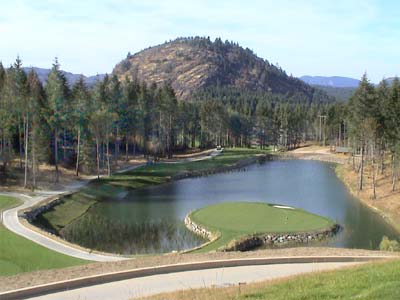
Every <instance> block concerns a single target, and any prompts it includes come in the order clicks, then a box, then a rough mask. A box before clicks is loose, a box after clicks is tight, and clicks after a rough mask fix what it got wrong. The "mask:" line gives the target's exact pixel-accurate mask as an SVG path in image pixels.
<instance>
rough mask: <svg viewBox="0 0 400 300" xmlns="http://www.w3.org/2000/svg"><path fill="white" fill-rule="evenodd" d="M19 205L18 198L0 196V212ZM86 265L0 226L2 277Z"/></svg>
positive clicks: (0, 265)
mask: <svg viewBox="0 0 400 300" xmlns="http://www.w3.org/2000/svg"><path fill="white" fill-rule="evenodd" d="M19 203H20V201H19V200H18V199H16V198H13V197H7V196H0V211H1V210H5V209H7V208H11V207H15V206H17V205H18V204H19ZM85 263H87V262H86V261H84V260H80V259H77V258H73V257H70V256H67V255H63V254H60V253H57V252H54V251H51V250H49V249H47V248H45V247H42V246H40V245H38V244H36V243H34V242H31V241H30V240H28V239H25V238H23V237H21V236H19V235H17V234H15V233H13V232H11V231H9V230H7V229H6V228H5V227H4V226H3V225H1V224H0V276H9V275H14V274H18V273H22V272H30V271H37V270H44V269H55V268H64V267H69V266H75V265H81V264H85Z"/></svg>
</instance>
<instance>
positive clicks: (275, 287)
mask: <svg viewBox="0 0 400 300" xmlns="http://www.w3.org/2000/svg"><path fill="white" fill-rule="evenodd" d="M399 278H400V260H396V261H390V262H377V263H368V264H366V265H362V266H357V267H352V268H345V269H342V270H338V271H329V272H322V273H315V274H308V275H300V276H296V277H293V278H289V279H284V280H277V281H270V282H268V281H267V282H261V283H254V284H249V285H246V286H242V287H240V288H239V287H237V286H236V287H229V288H204V289H197V290H187V291H182V292H175V293H171V294H162V295H161V294H160V295H157V296H152V297H151V299H153V300H156V299H159V300H160V299H170V300H184V299H192V300H200V299H202V300H211V299H212V300H244V299H246V300H299V299H301V300H303V299H304V300H305V299H307V300H330V299H362V300H376V299H385V300H397V299H400V288H399V287H400V279H399Z"/></svg>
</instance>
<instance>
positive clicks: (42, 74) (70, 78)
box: [23, 67, 105, 87]
mask: <svg viewBox="0 0 400 300" xmlns="http://www.w3.org/2000/svg"><path fill="white" fill-rule="evenodd" d="M23 69H24V71H25V72H26V73H28V72H29V71H30V70H32V69H33V70H34V71H35V72H36V73H37V74H38V76H39V79H40V81H41V82H42V84H45V83H46V81H47V78H48V77H49V73H50V71H51V69H44V68H37V67H25V68H23ZM62 72H63V74H64V75H65V78H66V79H67V82H68V84H69V85H70V86H72V85H74V84H75V83H76V82H77V81H78V80H79V78H80V77H81V74H73V73H70V72H66V71H62ZM104 76H105V74H99V75H95V76H84V75H83V78H84V79H85V82H86V84H87V85H88V86H89V87H91V86H93V85H94V84H95V83H96V80H98V79H99V80H102V79H103V78H104Z"/></svg>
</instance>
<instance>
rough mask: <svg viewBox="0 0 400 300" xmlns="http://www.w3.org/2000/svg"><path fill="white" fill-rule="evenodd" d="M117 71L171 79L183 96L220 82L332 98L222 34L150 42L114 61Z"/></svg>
mask: <svg viewBox="0 0 400 300" xmlns="http://www.w3.org/2000/svg"><path fill="white" fill-rule="evenodd" d="M113 74H115V75H117V76H118V78H119V79H121V80H125V78H127V77H128V78H130V79H138V80H140V81H144V82H147V83H149V84H150V83H156V84H157V85H163V84H171V86H172V87H173V88H174V90H175V91H176V94H177V97H178V98H180V99H188V98H190V97H191V96H192V95H193V94H194V93H196V92H198V91H201V90H206V89H207V90H210V89H211V90H212V88H213V87H216V88H221V87H222V88H232V89H235V90H240V91H248V92H250V93H251V92H271V93H273V94H280V95H284V96H285V97H287V96H289V97H292V98H296V99H301V101H302V99H306V100H308V101H324V100H326V101H329V100H330V99H329V97H328V96H327V95H326V94H325V93H324V92H322V94H321V91H320V90H317V89H315V88H313V87H311V86H310V85H308V84H306V83H304V82H303V81H301V80H299V79H298V78H295V77H292V76H289V75H287V74H286V72H285V71H283V70H282V69H281V68H279V67H277V66H275V65H273V64H271V63H269V62H268V61H267V60H264V59H262V58H260V57H258V56H257V55H255V54H254V53H253V52H252V51H251V50H250V49H248V48H246V49H245V48H242V47H241V46H239V45H238V44H236V43H233V42H228V41H226V42H222V41H221V39H216V40H215V41H214V42H213V41H211V40H210V39H209V38H201V37H195V38H178V39H176V40H174V41H170V42H166V43H164V44H162V45H158V46H155V47H150V48H147V49H145V50H143V51H140V52H138V53H136V54H134V55H128V57H127V58H126V59H124V60H122V61H121V62H120V63H119V64H117V65H116V66H115V68H114V70H113ZM316 94H318V95H316ZM322 98H324V99H323V100H321V99H322ZM316 99H318V100H316Z"/></svg>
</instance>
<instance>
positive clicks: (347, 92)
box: [314, 85, 357, 101]
mask: <svg viewBox="0 0 400 300" xmlns="http://www.w3.org/2000/svg"><path fill="white" fill-rule="evenodd" d="M314 87H316V88H318V89H321V90H323V91H324V92H325V93H327V94H328V95H329V96H332V97H334V98H335V99H336V100H338V101H347V100H349V99H350V97H351V96H353V94H354V92H355V91H356V89H357V88H356V87H335V86H323V85H314Z"/></svg>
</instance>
